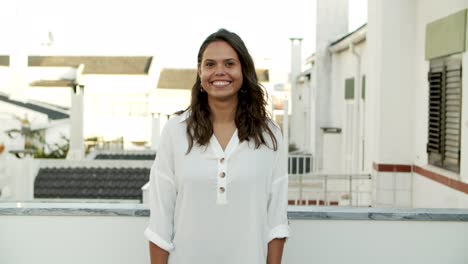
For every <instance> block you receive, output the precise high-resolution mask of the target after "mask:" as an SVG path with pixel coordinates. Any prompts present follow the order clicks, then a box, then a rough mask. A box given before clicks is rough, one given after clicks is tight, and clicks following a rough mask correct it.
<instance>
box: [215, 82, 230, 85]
mask: <svg viewBox="0 0 468 264" xmlns="http://www.w3.org/2000/svg"><path fill="white" fill-rule="evenodd" d="M213 84H214V85H228V84H229V82H227V81H215V82H213Z"/></svg>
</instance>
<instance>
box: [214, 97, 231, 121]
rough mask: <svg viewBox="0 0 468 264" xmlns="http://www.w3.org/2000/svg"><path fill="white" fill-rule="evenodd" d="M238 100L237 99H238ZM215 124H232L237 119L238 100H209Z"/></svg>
mask: <svg viewBox="0 0 468 264" xmlns="http://www.w3.org/2000/svg"><path fill="white" fill-rule="evenodd" d="M236 99H237V98H236ZM208 105H209V106H210V110H211V114H212V120H213V123H231V122H234V119H235V117H236V109H237V100H229V101H215V100H208Z"/></svg>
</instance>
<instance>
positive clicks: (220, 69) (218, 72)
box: [215, 65, 226, 76]
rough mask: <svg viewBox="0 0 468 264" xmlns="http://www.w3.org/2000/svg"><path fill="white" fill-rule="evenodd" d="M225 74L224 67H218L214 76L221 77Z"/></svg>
mask: <svg viewBox="0 0 468 264" xmlns="http://www.w3.org/2000/svg"><path fill="white" fill-rule="evenodd" d="M225 74H226V68H225V67H224V65H218V66H217V67H216V70H215V75H216V76H222V75H225Z"/></svg>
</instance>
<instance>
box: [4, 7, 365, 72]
mask: <svg viewBox="0 0 468 264" xmlns="http://www.w3.org/2000/svg"><path fill="white" fill-rule="evenodd" d="M349 1H350V22H349V24H350V30H352V29H355V28H357V27H358V26H360V25H362V24H363V23H365V22H366V20H367V6H366V5H367V0H349ZM0 7H1V10H3V12H2V16H0V23H1V25H2V27H1V28H0V32H1V34H2V35H3V36H2V38H1V39H2V41H1V42H0V52H3V53H5V52H9V51H10V50H11V49H23V50H25V51H27V52H28V53H31V52H34V51H37V50H38V49H37V48H38V47H39V44H40V43H41V42H47V36H48V34H47V33H48V32H49V31H50V32H52V34H53V37H54V43H53V46H52V47H51V48H49V50H50V51H51V52H52V53H64V54H82V55H87V54H89V55H91V54H105V55H154V56H155V57H156V58H157V59H158V61H159V62H160V63H161V64H162V66H167V67H194V66H195V63H196V55H197V51H198V48H199V46H200V44H201V42H202V41H203V39H204V38H205V37H206V36H207V35H209V34H210V33H212V32H214V31H216V30H217V29H219V28H221V27H224V28H226V29H228V30H231V31H234V32H236V33H238V34H239V35H240V36H241V37H242V38H243V39H244V41H245V43H246V45H247V47H248V48H249V50H250V52H251V53H252V54H253V56H254V57H255V58H256V61H257V64H258V65H261V64H263V63H269V64H271V65H276V66H275V67H277V68H280V69H282V70H283V69H284V70H286V71H287V70H288V69H289V68H290V67H289V65H288V64H289V55H290V50H289V47H290V42H289V38H290V37H302V38H303V57H304V58H305V57H307V56H308V55H310V54H311V53H312V52H313V51H314V50H315V12H316V11H315V1H314V0H286V1H285V0H279V1H271V0H237V1H220V0H197V1H190V0H185V1H182V0H165V1H162V0H156V1H155V0H152V1H150V0H131V1H129V0H114V1H104V0H80V1H71V0H60V1H58V0H8V1H5V0H2V3H0ZM6 25H11V26H9V27H7V26H6ZM4 40H6V41H4ZM18 43H23V45H19V44H18ZM41 50H42V51H43V50H44V47H42V48H41Z"/></svg>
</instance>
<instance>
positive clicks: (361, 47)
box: [324, 42, 370, 173]
mask: <svg viewBox="0 0 468 264" xmlns="http://www.w3.org/2000/svg"><path fill="white" fill-rule="evenodd" d="M366 49H367V44H366V42H361V43H359V44H357V45H356V46H355V50H356V52H357V53H358V54H360V56H361V63H360V64H359V63H358V61H357V58H356V56H355V55H354V54H352V52H351V50H350V49H347V50H344V51H341V52H337V53H334V54H333V55H332V66H331V68H332V70H331V84H332V85H331V87H332V88H331V91H330V95H331V102H332V103H331V105H330V113H331V126H333V127H339V128H341V129H342V131H341V137H340V139H341V144H340V148H339V151H338V152H336V153H333V155H334V156H335V157H336V160H337V162H340V167H341V168H342V170H341V171H340V173H359V172H362V171H363V169H362V161H363V160H362V159H363V157H362V155H363V149H362V147H363V144H362V139H363V138H361V135H357V134H356V133H355V131H354V123H355V120H354V114H355V110H356V109H355V107H356V102H355V100H354V99H353V100H346V99H345V82H346V79H349V78H354V86H355V87H354V88H355V92H357V91H356V89H361V83H362V82H361V81H362V76H363V75H366V69H365V65H366V64H365V63H363V62H364V61H365V60H366ZM358 67H359V68H360V70H359V73H360V76H357V72H358V71H357V68H358ZM358 78H360V80H358ZM360 100H361V99H360ZM364 103H365V101H363V100H361V103H360V104H361V105H360V107H361V111H360V115H359V118H360V120H359V126H360V128H359V129H360V131H362V130H363V128H364V127H365V123H364V122H365V120H364V117H365V114H364V112H363V110H364V107H363V106H364ZM363 132H364V131H362V132H360V134H362V133H363ZM363 136H364V135H362V137H363ZM355 145H356V146H358V147H359V154H358V155H355V154H354V153H353V148H354V146H355ZM325 148H326V146H324V153H325V152H327V151H329V150H327V149H325ZM358 165H359V166H358ZM353 168H354V169H353ZM329 169H331V170H336V168H326V167H324V171H328V170H329ZM364 171H370V170H366V169H364Z"/></svg>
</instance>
